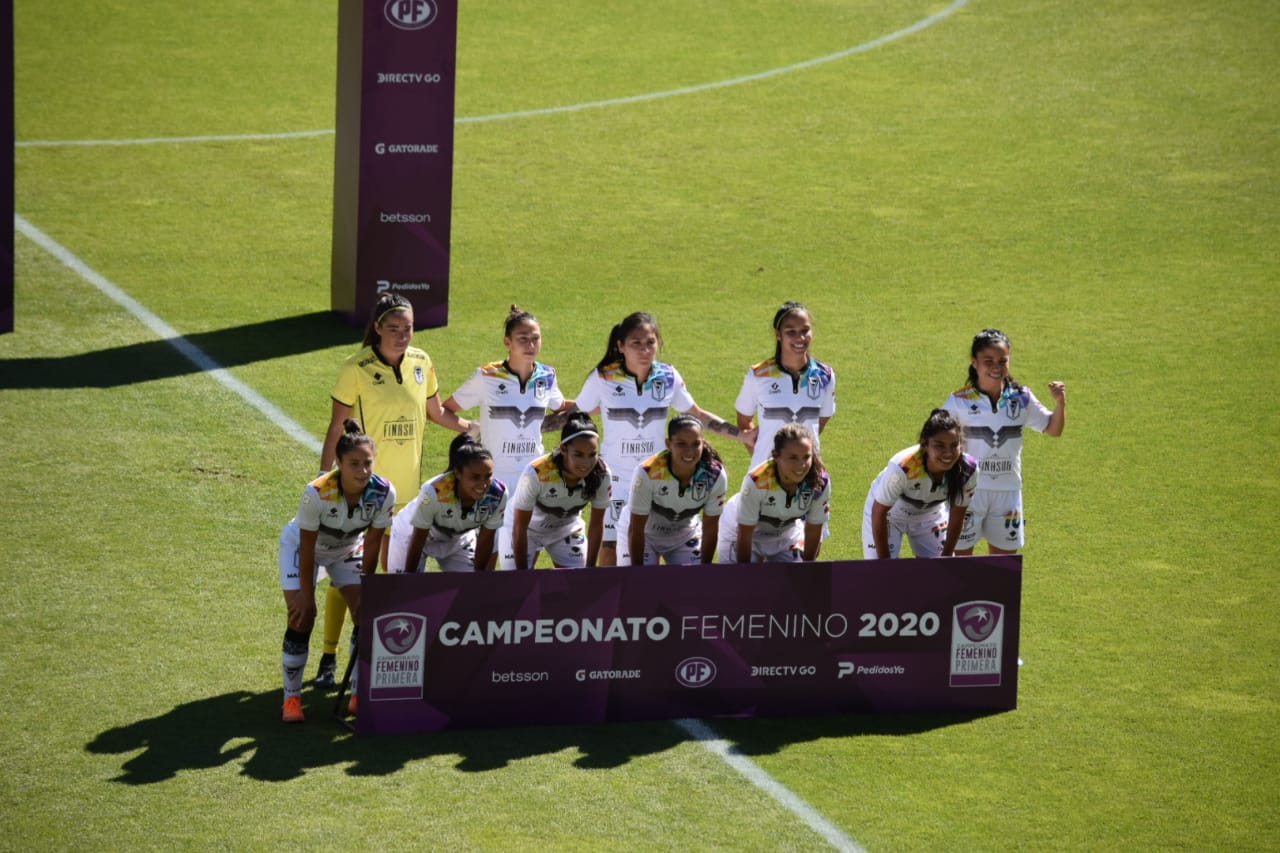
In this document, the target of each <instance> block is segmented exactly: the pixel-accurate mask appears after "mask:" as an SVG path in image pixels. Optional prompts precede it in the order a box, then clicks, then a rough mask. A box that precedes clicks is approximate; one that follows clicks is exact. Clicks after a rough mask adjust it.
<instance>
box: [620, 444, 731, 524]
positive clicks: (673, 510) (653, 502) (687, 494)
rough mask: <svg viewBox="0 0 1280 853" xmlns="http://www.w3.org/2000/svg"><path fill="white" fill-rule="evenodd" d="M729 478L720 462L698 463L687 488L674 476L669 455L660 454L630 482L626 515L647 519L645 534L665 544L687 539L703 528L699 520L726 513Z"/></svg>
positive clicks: (643, 464) (665, 453)
mask: <svg viewBox="0 0 1280 853" xmlns="http://www.w3.org/2000/svg"><path fill="white" fill-rule="evenodd" d="M728 490H729V476H728V474H726V473H725V470H724V466H723V465H721V464H720V463H719V462H714V461H713V462H711V463H710V464H704V463H703V462H702V461H699V462H698V465H697V467H696V468H694V471H693V476H692V477H690V479H689V486H688V488H686V489H684V490H681V488H680V481H679V480H677V479H676V476H675V475H674V474H673V473H671V467H670V454H669V453H668V452H667V451H663V452H662V453H658V454H656V455H654V456H652V457H650V458H649V459H647V460H645V461H644V462H642V463H641V464H640V465H639V466H638V467H637V468H636V471H635V475H634V477H633V478H632V480H631V496H630V500H629V502H628V504H627V512H629V513H636V514H637V515H645V516H648V517H649V520H648V521H647V522H646V523H645V528H644V529H645V534H646V535H647V536H651V537H654V538H655V539H659V540H662V541H664V542H665V541H669V540H675V539H681V538H687V537H688V536H689V535H691V534H692V533H693V532H696V531H697V530H698V529H699V527H700V522H699V516H700V515H702V514H706V515H709V516H718V515H720V513H721V512H722V511H723V510H724V501H725V495H726V493H727V492H728Z"/></svg>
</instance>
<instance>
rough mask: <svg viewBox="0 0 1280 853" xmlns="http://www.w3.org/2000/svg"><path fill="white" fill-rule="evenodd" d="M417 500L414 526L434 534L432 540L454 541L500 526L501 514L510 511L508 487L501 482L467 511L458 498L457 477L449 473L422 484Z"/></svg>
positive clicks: (491, 484)
mask: <svg viewBox="0 0 1280 853" xmlns="http://www.w3.org/2000/svg"><path fill="white" fill-rule="evenodd" d="M416 501H417V504H418V507H417V509H416V510H415V511H414V513H413V516H412V519H411V521H412V523H413V526H414V527H416V528H418V529H419V530H429V531H431V535H432V537H433V538H443V539H452V538H455V537H457V536H458V535H459V534H462V533H466V532H467V531H469V530H475V529H477V528H479V527H487V528H489V529H490V530H497V529H498V528H499V527H501V526H502V513H503V512H504V511H505V510H506V508H507V486H506V484H505V483H503V482H502V481H501V480H497V479H495V480H493V481H491V482H490V483H489V489H488V491H486V492H485V493H484V497H482V498H481V499H480V500H478V501H476V502H475V503H474V504H472V505H471V508H470V509H467V508H466V507H464V506H463V505H462V499H461V498H460V497H459V496H458V480H457V476H456V475H455V474H454V473H453V472H452V471H449V472H446V473H444V474H439V475H437V476H435V477H432V478H431V479H430V480H427V482H425V483H423V484H422V489H421V490H420V491H419V492H418V497H417V498H416Z"/></svg>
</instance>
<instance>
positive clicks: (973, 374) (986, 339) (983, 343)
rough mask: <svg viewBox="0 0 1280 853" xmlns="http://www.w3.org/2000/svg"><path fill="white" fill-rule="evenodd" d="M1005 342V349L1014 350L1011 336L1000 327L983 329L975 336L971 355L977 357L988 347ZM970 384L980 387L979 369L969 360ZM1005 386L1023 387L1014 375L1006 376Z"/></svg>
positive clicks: (970, 349)
mask: <svg viewBox="0 0 1280 853" xmlns="http://www.w3.org/2000/svg"><path fill="white" fill-rule="evenodd" d="M1000 344H1004V346H1005V349H1007V350H1009V351H1010V352H1013V344H1011V343H1009V336H1008V335H1006V334H1005V333H1004V332H1002V331H1000V330H999V329H983V330H982V331H981V332H978V334H976V335H974V336H973V345H972V346H970V347H969V357H970V358H977V357H978V353H980V352H982V351H983V350H984V349H986V348H987V347H993V346H998V345H1000ZM969 384H970V385H972V386H973V387H974V389H975V390H976V389H977V387H978V371H977V369H975V368H974V366H973V362H969ZM1004 387H1005V388H1009V387H1013V388H1020V387H1022V386H1021V385H1020V384H1019V382H1018V380H1016V379H1014V378H1013V377H1012V376H1006V377H1005V378H1004Z"/></svg>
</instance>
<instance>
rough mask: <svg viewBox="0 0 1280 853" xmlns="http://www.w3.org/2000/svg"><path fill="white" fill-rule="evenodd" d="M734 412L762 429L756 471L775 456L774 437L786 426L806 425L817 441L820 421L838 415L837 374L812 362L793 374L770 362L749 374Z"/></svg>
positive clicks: (754, 462)
mask: <svg viewBox="0 0 1280 853" xmlns="http://www.w3.org/2000/svg"><path fill="white" fill-rule="evenodd" d="M733 408H734V409H735V410H736V411H737V412H738V414H740V415H745V416H747V417H752V416H754V417H755V419H756V426H758V427H759V428H760V434H759V435H758V436H757V437H756V449H755V450H754V451H753V452H752V454H751V467H752V468H755V467H756V466H757V465H760V464H761V463H763V462H765V461H766V460H767V459H768V458H769V457H770V456H771V455H772V454H773V436H774V434H775V433H776V432H777V431H778V430H779V429H780V428H781V427H782V426H783V425H784V424H793V423H794V424H804V425H805V426H807V427H808V428H809V429H810V430H811V431H812V432H813V437H814V439H815V441H816V439H817V438H818V426H819V424H820V422H821V419H823V418H829V417H831V416H832V415H834V414H835V413H836V374H835V371H834V370H832V369H831V368H830V367H829V366H828V365H826V364H823V363H822V362H820V361H818V360H817V359H814V358H810V359H809V363H808V364H807V365H805V368H804V370H802V371H801V372H799V373H796V374H792V373H790V372H788V371H786V370H783V369H782V366H781V365H780V364H778V362H777V361H776V360H775V359H772V358H770V359H768V360H766V361H762V362H760V363H759V364H757V365H754V366H753V367H752V368H751V369H750V370H748V371H747V375H746V377H744V378H743V380H742V390H741V391H739V392H738V399H737V400H736V401H735V402H734V404H733ZM817 449H818V446H817V444H816V443H815V445H814V450H817Z"/></svg>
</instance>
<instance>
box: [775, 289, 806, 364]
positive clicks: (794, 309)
mask: <svg viewBox="0 0 1280 853" xmlns="http://www.w3.org/2000/svg"><path fill="white" fill-rule="evenodd" d="M792 314H804V315H805V316H806V317H808V318H809V322H810V323H812V322H813V312H812V311H810V310H809V309H808V308H807V307H805V304H804V303H803V302H784V303H782V307H781V308H779V309H778V310H777V312H776V313H775V314H774V315H773V330H774V331H775V332H777V331H779V330H781V329H782V321H783V320H786V319H787V318H788V317H790V316H791V315H792ZM773 360H774V362H775V363H776V364H777V365H778V366H779V367H782V339H781V338H779V339H778V340H777V341H776V342H775V343H774V345H773Z"/></svg>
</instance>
